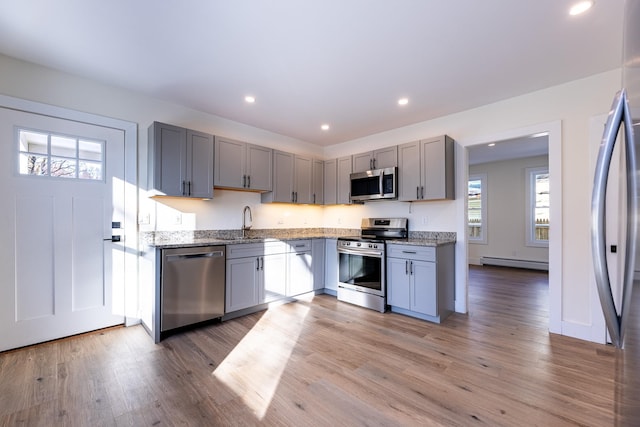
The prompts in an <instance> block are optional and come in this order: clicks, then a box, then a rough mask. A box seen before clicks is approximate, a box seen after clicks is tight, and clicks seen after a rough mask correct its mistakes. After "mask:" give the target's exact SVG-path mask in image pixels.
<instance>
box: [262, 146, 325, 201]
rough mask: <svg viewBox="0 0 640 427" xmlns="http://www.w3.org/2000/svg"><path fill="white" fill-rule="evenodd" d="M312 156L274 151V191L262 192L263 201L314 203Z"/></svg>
mask: <svg viewBox="0 0 640 427" xmlns="http://www.w3.org/2000/svg"><path fill="white" fill-rule="evenodd" d="M312 162H313V160H312V159H311V157H305V156H299V155H296V154H291V153H286V152H284V151H278V150H274V151H273V191H271V192H269V193H263V194H262V202H263V203H271V202H281V203H304V204H310V203H312V201H313V199H312V189H311V186H312Z"/></svg>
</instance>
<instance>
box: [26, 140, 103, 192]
mask: <svg viewBox="0 0 640 427" xmlns="http://www.w3.org/2000/svg"><path fill="white" fill-rule="evenodd" d="M17 134H18V138H17V139H18V173H20V174H21V175H32V176H48V177H55V178H73V179H82V180H93V181H102V180H103V179H104V178H103V171H104V141H90V140H87V139H82V138H78V137H74V136H69V135H56V134H52V133H46V132H41V131H33V130H26V129H19V130H18V133H17Z"/></svg>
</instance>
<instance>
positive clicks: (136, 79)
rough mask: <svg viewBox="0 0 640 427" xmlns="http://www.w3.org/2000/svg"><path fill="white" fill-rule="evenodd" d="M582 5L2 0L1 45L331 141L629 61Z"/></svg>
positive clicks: (610, 19)
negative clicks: (572, 11) (577, 11)
mask: <svg viewBox="0 0 640 427" xmlns="http://www.w3.org/2000/svg"><path fill="white" fill-rule="evenodd" d="M571 3H572V1H569V0H535V1H533V0H529V1H513V0H483V1H478V0H387V1H384V0H322V1H320V0H316V1H312V0H278V1H274V0H228V1H224V0H181V1H169V0H166V1H157V0H135V1H131V0H109V1H97V0H96V1H87V0H56V1H51V0H20V1H16V0H0V53H3V54H5V55H8V56H12V57H16V58H19V59H23V60H26V61H30V62H34V63H37V64H42V65H45V66H48V67H52V68H55V69H59V70H62V71H65V72H69V73H72V74H76V75H79V76H84V77H88V78H90V79H93V80H97V81H100V82H104V83H107V84H110V85H116V86H120V87H123V88H127V89H130V90H134V91H138V92H141V93H144V94H148V95H151V96H153V97H156V98H160V99H164V100H167V101H170V102H173V103H177V104H181V105H185V106H188V107H192V108H194V109H197V110H200V111H204V112H208V113H211V114H214V115H218V116H221V117H226V118H229V119H232V120H235V121H238V122H241V123H245V124H248V125H252V126H256V127H259V128H263V129H267V130H270V131H273V132H276V133H280V134H282V135H287V136H290V137H293V138H297V139H300V140H304V141H307V142H311V143H314V144H318V145H322V146H326V145H331V144H335V143H340V142H344V141H348V140H351V139H355V138H359V137H363V136H367V135H370V134H374V133H377V132H381V131H385V130H388V129H392V128H396V127H400V126H404V125H408V124H412V123H417V122H420V121H424V120H429V119H432V118H434V117H438V116H443V115H447V114H451V113H455V112H458V111H463V110H466V109H470V108H473V107H477V106H480V105H484V104H487V103H491V102H495V101H499V100H502V99H506V98H510V97H513V96H517V95H520V94H523V93H527V92H531V91H534V90H538V89H542V88H545V87H549V86H553V85H556V84H561V83H564V82H567V81H571V80H575V79H578V78H582V77H587V76H590V75H593V74H596V73H600V72H604V71H608V70H612V69H615V68H617V67H619V66H620V63H621V50H622V49H621V44H622V42H621V40H622V31H621V29H620V24H621V22H622V12H623V2H622V1H619V0H598V1H597V2H596V4H595V6H594V7H593V8H592V9H591V10H590V11H588V12H587V13H586V14H584V15H581V16H577V17H571V16H569V15H568V13H567V11H568V9H569V6H570V5H571ZM247 94H251V95H254V96H255V97H256V99H257V101H256V103H255V104H253V105H249V104H246V103H245V102H244V96H245V95H247ZM402 96H406V97H408V98H409V104H408V105H406V106H404V107H399V106H398V105H397V100H398V98H400V97H402ZM323 123H329V124H330V125H331V129H330V130H329V131H328V132H324V131H322V130H320V125H321V124H323ZM453 136H454V137H455V135H453Z"/></svg>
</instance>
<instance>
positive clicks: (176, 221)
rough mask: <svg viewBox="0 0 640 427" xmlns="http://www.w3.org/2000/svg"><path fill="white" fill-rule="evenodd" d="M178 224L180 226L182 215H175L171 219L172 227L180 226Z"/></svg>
mask: <svg viewBox="0 0 640 427" xmlns="http://www.w3.org/2000/svg"><path fill="white" fill-rule="evenodd" d="M180 224H182V214H181V213H177V214H175V216H174V217H173V225H180Z"/></svg>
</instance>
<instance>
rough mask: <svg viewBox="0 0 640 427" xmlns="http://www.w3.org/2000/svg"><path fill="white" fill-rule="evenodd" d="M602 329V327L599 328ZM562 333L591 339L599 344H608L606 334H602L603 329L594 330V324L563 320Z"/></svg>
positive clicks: (582, 338) (585, 339) (586, 339)
mask: <svg viewBox="0 0 640 427" xmlns="http://www.w3.org/2000/svg"><path fill="white" fill-rule="evenodd" d="M598 329H600V328H598ZM562 335H565V336H568V337H572V338H578V339H581V340H584V341H591V342H595V343H599V344H606V342H605V341H606V335H604V334H602V331H600V330H598V331H596V330H594V327H593V326H592V325H587V324H584V323H575V322H568V321H566V320H565V321H563V322H562Z"/></svg>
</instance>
